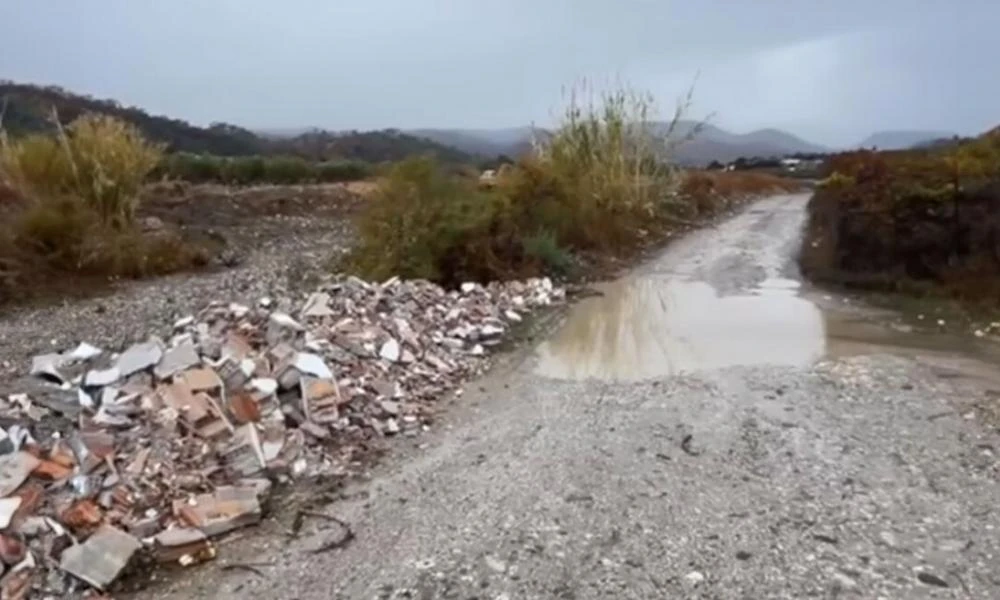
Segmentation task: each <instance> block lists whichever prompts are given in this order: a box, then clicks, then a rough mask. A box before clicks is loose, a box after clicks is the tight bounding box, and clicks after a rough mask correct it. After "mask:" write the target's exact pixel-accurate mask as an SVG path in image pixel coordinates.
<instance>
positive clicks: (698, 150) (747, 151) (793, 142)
mask: <svg viewBox="0 0 1000 600" xmlns="http://www.w3.org/2000/svg"><path fill="white" fill-rule="evenodd" d="M662 127H664V128H665V127H667V124H662ZM696 129H697V131H695V130H696ZM674 138H675V139H677V140H679V145H678V146H677V148H676V150H675V155H676V160H677V162H679V163H681V164H684V165H690V166H703V165H706V164H708V163H710V162H712V161H718V162H721V163H727V162H732V161H734V160H736V159H738V158H755V157H756V158H771V157H780V156H787V155H790V154H815V153H824V152H829V151H830V149H829V148H825V147H823V146H820V145H817V144H812V143H810V142H807V141H805V140H803V139H801V138H798V137H796V136H794V135H792V134H790V133H788V132H785V131H781V130H780V129H760V130H757V131H751V132H750V133H743V134H740V133H731V132H729V131H726V130H725V129H722V128H720V127H716V126H715V125H711V124H708V123H706V124H702V125H700V126H699V124H698V123H697V122H694V121H681V122H679V123H677V125H676V126H675V127H674ZM684 138H689V139H684Z"/></svg>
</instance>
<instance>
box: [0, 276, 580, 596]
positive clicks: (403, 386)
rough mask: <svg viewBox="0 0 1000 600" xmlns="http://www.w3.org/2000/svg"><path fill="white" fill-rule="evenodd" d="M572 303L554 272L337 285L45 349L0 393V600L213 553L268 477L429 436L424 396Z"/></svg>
mask: <svg viewBox="0 0 1000 600" xmlns="http://www.w3.org/2000/svg"><path fill="white" fill-rule="evenodd" d="M562 297H563V291H562V290H561V289H558V288H555V287H554V286H553V285H552V283H551V282H550V281H549V280H547V279H538V280H530V281H527V282H524V283H517V282H512V283H504V284H491V285H489V286H485V287H484V286H481V285H478V284H465V285H463V286H462V289H461V290H460V291H453V292H446V291H444V290H442V289H441V288H439V287H437V286H435V285H433V284H430V283H427V282H420V281H399V280H397V279H393V280H390V281H388V282H385V283H382V284H371V283H366V282H364V281H361V280H359V279H357V278H353V277H348V278H338V279H336V280H334V281H333V282H331V283H329V284H327V285H324V286H323V287H322V288H321V289H320V290H319V291H317V292H316V293H314V294H312V295H310V296H309V297H308V298H306V299H305V301H304V302H302V303H299V304H298V306H291V303H290V302H288V301H286V302H275V301H272V300H270V299H262V300H261V301H260V302H259V303H258V305H257V306H254V307H248V306H241V305H237V304H224V303H214V304H212V305H209V306H208V307H207V308H206V309H205V310H204V311H202V312H201V313H200V314H198V315H195V316H189V317H186V318H183V319H181V320H179V321H178V322H177V323H175V324H174V325H173V329H172V332H171V333H170V334H169V335H168V336H166V337H167V339H166V340H164V339H161V338H157V337H152V338H150V339H149V340H148V341H145V342H143V343H139V344H136V345H133V346H131V347H129V348H126V349H124V351H122V352H120V353H110V352H106V351H104V350H102V349H100V348H96V347H94V346H92V345H90V344H88V343H86V342H81V343H80V344H79V345H78V346H77V347H75V348H72V349H70V350H68V351H65V352H62V353H59V354H47V355H43V356H37V357H35V358H34V359H33V361H32V365H31V375H33V376H34V378H33V381H36V382H37V384H36V385H32V386H31V387H30V388H27V389H26V390H25V393H18V394H14V395H11V396H10V397H8V398H6V399H3V398H0V423H2V424H3V429H2V430H0V561H2V563H0V564H2V568H3V569H4V570H5V571H6V572H5V573H4V574H3V577H2V579H0V596H2V597H3V598H19V597H26V596H30V595H31V594H32V592H33V591H34V592H39V593H45V594H53V595H55V596H62V595H64V594H67V593H73V592H74V590H80V589H85V588H86V587H87V586H89V587H92V588H96V589H98V590H106V589H108V587H109V585H111V584H112V582H113V581H115V580H116V579H117V578H118V577H119V576H120V575H121V573H122V572H123V571H124V570H125V567H126V566H127V565H128V564H129V563H130V561H131V560H132V559H133V558H135V556H136V555H138V554H142V555H145V557H146V558H147V559H148V560H155V561H158V562H161V563H180V564H182V565H188V564H194V563H197V562H200V561H203V560H207V559H210V558H212V557H214V556H215V550H214V547H213V545H212V539H213V538H215V537H216V536H219V535H222V534H225V533H227V532H229V531H232V530H234V529H236V528H239V527H244V526H247V525H251V524H253V523H255V522H257V521H258V520H259V519H260V518H261V504H262V501H263V500H264V499H265V498H266V496H267V495H268V494H269V492H270V490H271V487H272V485H273V484H274V483H275V482H285V481H294V480H296V479H299V478H309V477H315V476H322V475H327V474H335V473H339V472H342V471H343V468H344V458H345V456H349V450H350V449H349V446H350V444H349V443H347V442H345V440H351V439H358V437H359V436H360V437H361V438H364V437H365V436H367V437H369V438H370V437H375V436H392V435H416V434H418V433H419V431H420V430H421V429H422V428H424V427H427V417H428V416H429V414H430V409H429V404H428V401H432V400H434V399H436V398H439V397H440V396H441V395H442V394H444V393H445V392H447V391H449V390H451V389H454V388H455V387H456V386H457V385H459V384H460V383H461V382H462V381H463V380H464V379H466V378H468V377H470V376H471V375H473V374H475V373H476V372H477V371H479V370H480V369H482V368H483V367H484V366H485V361H484V359H483V357H484V356H485V355H486V354H487V353H488V348H489V347H490V346H492V345H495V344H497V343H499V342H500V340H501V338H502V337H503V335H504V334H505V333H506V332H507V331H508V330H509V328H510V327H511V326H512V325H513V324H515V323H517V322H519V321H521V318H522V314H523V313H524V312H526V311H528V310H530V309H532V308H535V307H540V306H545V305H548V304H551V303H552V302H555V301H558V300H560V299H561V298H562ZM345 447H346V448H345Z"/></svg>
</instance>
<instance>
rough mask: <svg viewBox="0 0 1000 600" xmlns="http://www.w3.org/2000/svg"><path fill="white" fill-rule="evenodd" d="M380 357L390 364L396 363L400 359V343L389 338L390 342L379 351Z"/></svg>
mask: <svg viewBox="0 0 1000 600" xmlns="http://www.w3.org/2000/svg"><path fill="white" fill-rule="evenodd" d="M378 355H379V356H380V357H382V358H384V359H385V360H387V361H389V362H396V361H398V360H399V357H400V348H399V342H397V341H396V340H395V339H392V338H389V341H387V342H386V343H384V344H382V347H381V348H380V349H379V351H378Z"/></svg>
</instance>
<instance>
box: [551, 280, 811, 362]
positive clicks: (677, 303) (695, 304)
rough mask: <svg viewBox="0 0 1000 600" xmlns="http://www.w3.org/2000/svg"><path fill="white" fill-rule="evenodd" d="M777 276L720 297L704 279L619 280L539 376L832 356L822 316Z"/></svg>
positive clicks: (561, 335) (567, 332) (556, 344)
mask: <svg viewBox="0 0 1000 600" xmlns="http://www.w3.org/2000/svg"><path fill="white" fill-rule="evenodd" d="M798 287H799V283H798V282H796V281H794V280H785V279H775V280H768V281H765V282H763V283H762V284H761V285H760V286H759V287H758V288H757V289H755V290H753V291H752V292H749V293H748V294H746V295H741V296H722V297H720V296H719V295H718V294H717V292H716V291H715V289H714V288H712V286H710V285H708V284H706V283H704V282H698V281H679V280H663V279H656V278H652V277H648V278H632V279H624V280H620V281H616V282H611V283H608V284H605V285H603V286H601V287H600V288H599V289H600V291H601V292H603V294H604V295H603V296H599V297H592V298H587V299H585V300H582V301H581V302H580V303H579V304H577V305H576V306H574V307H573V309H572V310H571V311H570V314H569V315H568V317H567V321H566V323H565V324H564V326H563V327H562V328H561V329H560V330H559V331H558V332H557V333H556V334H555V336H554V337H553V338H552V339H551V340H549V341H547V342H545V343H544V344H542V345H541V346H540V347H539V350H538V352H539V365H538V369H539V371H540V372H541V373H542V374H543V375H546V376H550V377H557V378H570V379H584V378H591V377H593V378H600V379H615V380H638V379H645V378H650V377H662V376H666V375H675V374H678V373H684V372H691V371H697V370H711V369H718V368H722V367H727V366H733V365H791V366H804V365H808V364H810V363H812V362H813V361H815V360H816V359H818V358H820V357H822V356H823V354H824V352H825V343H826V332H825V321H824V318H823V314H822V312H821V311H820V310H819V308H817V307H816V306H815V305H814V304H813V303H812V302H809V301H808V300H806V299H804V298H801V297H799V296H797V295H796V293H797V289H798Z"/></svg>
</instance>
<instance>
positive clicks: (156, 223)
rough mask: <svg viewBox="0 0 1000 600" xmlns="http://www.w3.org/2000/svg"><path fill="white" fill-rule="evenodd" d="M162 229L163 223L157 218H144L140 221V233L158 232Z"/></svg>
mask: <svg viewBox="0 0 1000 600" xmlns="http://www.w3.org/2000/svg"><path fill="white" fill-rule="evenodd" d="M163 228H164V225H163V221H162V220H161V219H160V218H159V217H145V218H143V219H142V231H143V232H145V233H155V232H159V231H162V230H163Z"/></svg>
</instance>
